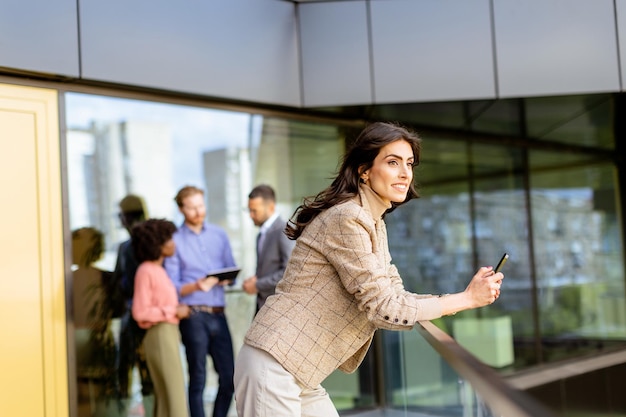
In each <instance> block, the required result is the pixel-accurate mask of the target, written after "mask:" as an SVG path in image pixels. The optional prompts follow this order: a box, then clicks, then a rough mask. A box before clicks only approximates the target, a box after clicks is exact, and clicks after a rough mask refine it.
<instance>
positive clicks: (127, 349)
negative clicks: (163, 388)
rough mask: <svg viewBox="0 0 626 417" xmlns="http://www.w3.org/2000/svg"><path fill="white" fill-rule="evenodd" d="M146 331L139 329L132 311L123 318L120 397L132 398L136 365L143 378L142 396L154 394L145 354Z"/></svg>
mask: <svg viewBox="0 0 626 417" xmlns="http://www.w3.org/2000/svg"><path fill="white" fill-rule="evenodd" d="M145 335H146V331H145V330H144V329H142V328H141V327H139V325H138V324H137V322H136V321H135V319H133V316H132V315H131V313H130V311H127V312H125V313H124V315H123V316H122V321H121V329H120V349H119V352H118V364H117V366H118V368H117V370H118V374H117V375H118V384H119V390H120V396H121V397H122V398H128V397H129V396H130V385H131V381H132V372H133V368H134V367H135V365H137V368H138V369H139V377H140V378H141V395H143V396H144V397H145V396H147V395H152V394H153V393H154V386H153V385H152V379H151V378H150V372H149V371H148V364H147V363H146V357H145V354H144V352H143V347H142V345H141V344H142V342H143V338H144V336H145Z"/></svg>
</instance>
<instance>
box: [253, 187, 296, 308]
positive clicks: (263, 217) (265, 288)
mask: <svg viewBox="0 0 626 417" xmlns="http://www.w3.org/2000/svg"><path fill="white" fill-rule="evenodd" d="M248 211H249V213H250V218H251V219H252V221H253V222H254V225H255V226H259V235H258V237H257V261H256V273H255V275H253V276H251V277H249V278H247V279H246V280H245V281H244V282H243V284H242V287H243V290H244V291H245V292H246V293H248V294H257V298H256V306H257V308H256V311H257V312H258V311H259V309H260V308H261V307H262V306H263V304H265V300H266V299H267V297H269V296H270V295H272V294H274V290H275V289H276V284H277V283H278V281H280V279H281V278H282V277H283V273H284V272H285V268H286V267H287V261H288V260H289V256H290V255H291V251H292V250H293V247H294V245H295V242H294V241H292V240H290V239H289V238H287V235H285V233H284V230H285V226H286V223H285V221H284V220H282V219H281V218H280V216H279V215H278V213H277V212H276V193H275V192H274V189H273V188H272V187H270V186H269V185H257V186H256V187H254V188H253V189H252V191H251V192H250V194H249V195H248Z"/></svg>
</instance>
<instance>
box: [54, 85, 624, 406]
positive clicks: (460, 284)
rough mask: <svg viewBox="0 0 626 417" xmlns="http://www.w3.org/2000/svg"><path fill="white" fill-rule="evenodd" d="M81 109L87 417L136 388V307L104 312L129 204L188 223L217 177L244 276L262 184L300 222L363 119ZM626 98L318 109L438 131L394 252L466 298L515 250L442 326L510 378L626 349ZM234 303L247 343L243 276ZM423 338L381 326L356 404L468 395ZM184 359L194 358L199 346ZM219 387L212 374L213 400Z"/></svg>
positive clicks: (70, 143)
mask: <svg viewBox="0 0 626 417" xmlns="http://www.w3.org/2000/svg"><path fill="white" fill-rule="evenodd" d="M65 103H66V109H65V114H66V125H67V132H66V137H65V149H66V155H65V158H66V161H67V180H66V184H67V196H68V211H67V213H66V216H67V218H68V224H69V228H70V229H71V232H72V233H73V234H72V236H73V238H74V239H73V241H72V245H73V247H72V249H73V254H74V259H73V264H74V265H73V266H72V274H71V276H68V284H69V285H71V286H72V288H73V289H74V294H75V295H74V300H73V306H74V310H73V311H74V317H73V319H74V339H75V341H76V346H75V352H76V361H77V362H76V375H75V377H76V381H77V391H76V392H77V394H78V403H79V408H78V409H79V415H81V416H82V415H93V413H94V412H95V410H100V411H101V412H102V413H104V415H115V414H114V413H119V412H120V408H119V407H118V404H116V406H115V407H111V406H110V405H111V402H107V401H104V400H106V399H107V398H108V399H113V398H116V397H117V395H118V394H119V393H116V392H115V384H113V385H107V384H106V381H107V380H109V381H110V380H111V378H114V377H115V363H116V359H115V355H116V354H115V350H116V347H117V346H118V345H119V340H118V339H119V338H118V334H119V317H117V316H116V315H115V314H113V316H115V317H114V318H113V319H110V317H108V316H103V315H100V316H99V315H97V314H96V316H94V315H92V314H91V312H96V313H97V312H98V311H100V312H101V310H94V309H93V307H94V306H99V305H103V303H102V300H104V299H106V298H107V297H108V296H109V294H107V293H106V291H107V289H106V285H105V286H102V285H101V286H100V287H99V284H101V283H104V282H105V281H106V279H107V277H109V276H110V272H111V271H112V270H113V268H114V267H115V262H116V257H117V250H118V247H119V245H120V243H121V242H123V241H124V240H126V239H127V238H128V233H127V232H126V230H125V229H124V228H123V227H122V225H121V223H120V221H119V218H118V213H119V211H120V208H119V205H118V204H119V202H120V201H121V200H122V198H123V197H124V196H126V195H128V194H136V195H139V196H140V197H142V199H143V201H144V203H145V206H146V207H147V211H148V214H149V216H150V217H162V218H168V219H170V220H173V221H174V222H175V223H177V224H178V223H180V222H181V221H182V217H181V215H180V213H179V212H178V209H177V207H176V205H175V203H174V201H173V197H174V195H175V194H176V192H177V190H178V189H179V188H181V187H182V186H184V185H188V184H190V185H196V186H199V187H200V188H203V189H204V190H205V191H206V200H207V208H208V211H207V220H208V221H209V222H211V223H215V224H218V225H220V226H221V227H223V228H224V229H225V230H226V232H227V233H228V236H229V238H230V241H231V245H232V247H233V253H234V256H235V259H236V261H237V263H238V264H239V265H240V266H241V267H242V269H243V271H242V273H241V275H240V279H241V280H243V279H244V278H245V277H246V276H249V275H252V274H253V273H254V265H255V261H256V260H255V256H256V255H255V253H256V252H255V249H254V242H255V237H256V233H257V230H256V229H255V227H254V225H253V223H252V221H251V220H250V219H249V218H248V213H247V210H246V207H247V194H248V192H249V191H250V190H251V189H252V187H253V186H254V185H257V184H259V183H267V184H270V185H272V186H273V187H274V188H275V189H276V190H277V194H278V195H277V198H278V201H277V207H278V211H279V212H280V213H281V215H282V216H283V217H284V218H287V217H289V216H290V215H291V214H292V212H293V210H294V209H295V207H296V206H297V205H298V204H300V202H301V200H302V198H303V197H306V196H310V195H314V194H316V193H317V192H319V191H320V190H322V189H323V188H324V187H325V186H326V185H327V184H328V183H329V182H330V179H331V178H332V177H333V175H334V173H335V170H336V168H337V164H338V161H339V158H340V156H341V154H342V153H343V151H344V149H345V147H346V146H347V145H348V144H349V143H350V141H351V140H353V139H354V138H355V135H356V134H357V133H358V131H359V130H360V129H355V128H354V127H348V126H354V122H352V123H350V124H349V125H348V124H346V123H342V122H337V123H332V122H328V120H329V118H328V117H325V118H319V121H302V119H297V118H289V117H288V116H283V117H278V116H262V115H260V114H252V113H246V112H238V111H226V110H221V109H210V108H200V107H194V106H184V105H177V104H168V103H161V102H151V101H145V100H131V99H121V98H115V97H104V96H96V95H89V94H79V93H66V94H65ZM613 109H614V103H613V97H612V96H611V95H593V96H567V97H548V98H532V99H511V100H499V101H474V102H454V103H422V104H402V105H385V106H368V107H351V108H333V109H316V110H315V112H316V114H317V115H319V116H328V115H333V116H341V118H342V120H344V121H350V119H353V120H359V119H385V120H397V121H400V122H403V123H405V124H407V125H411V126H413V127H415V129H416V130H417V131H418V132H420V133H421V134H422V136H423V147H424V150H423V158H422V161H421V164H420V165H419V166H418V167H417V168H416V171H415V175H416V180H417V182H418V184H419V191H420V194H421V198H420V199H418V200H414V201H412V202H410V203H408V204H405V205H404V206H402V207H400V208H399V209H397V210H396V211H394V212H393V213H391V214H389V215H388V216H386V218H385V221H386V223H387V228H388V235H389V239H390V241H389V245H390V249H391V253H392V257H393V262H394V263H395V264H396V265H397V266H398V269H399V270H400V273H401V275H402V277H403V279H404V280H405V284H406V286H407V288H408V289H409V290H411V291H415V292H421V293H433V294H436V293H451V292H457V291H460V290H462V289H463V288H464V287H465V285H466V284H467V283H468V282H469V280H470V278H471V276H472V275H473V273H474V271H475V270H476V269H477V268H478V267H479V266H481V265H494V264H495V263H496V262H497V261H498V259H499V258H500V256H501V255H502V253H503V252H508V253H509V254H510V259H509V261H508V263H507V264H506V266H505V267H504V269H503V272H504V273H505V275H506V279H505V281H504V284H503V290H502V296H501V297H500V299H499V300H498V301H497V302H496V303H495V304H493V305H492V306H489V307H486V308H482V309H478V310H473V311H468V312H462V313H459V314H457V315H455V316H451V317H446V318H443V319H439V320H437V321H436V323H437V325H438V326H440V327H442V328H443V329H444V330H445V331H446V332H448V333H450V334H451V335H452V336H453V337H455V339H456V340H457V341H458V342H459V343H460V344H461V345H462V346H464V347H466V348H467V349H468V350H469V351H470V352H471V353H473V354H474V355H476V356H477V357H478V358H479V359H481V360H483V361H484V362H485V363H487V364H488V365H490V366H492V367H494V368H495V369H497V370H498V371H499V372H503V373H508V372H513V371H516V370H520V369H524V368H527V367H530V366H533V365H537V364H541V363H546V362H551V361H557V360H560V359H564V358H571V357H576V356H580V355H585V354H588V353H589V352H596V351H599V350H603V349H607V348H611V347H613V346H623V345H626V306H625V299H624V297H625V288H624V285H625V277H624V264H623V262H624V261H623V237H622V230H623V227H622V225H621V221H622V219H621V218H620V211H619V207H620V204H621V203H620V201H619V196H620V188H619V184H618V183H617V179H616V178H617V175H616V165H615V164H616V161H615V160H614V158H613V157H612V151H613V150H614V149H615V135H614V133H613V132H614V126H613V124H614V117H615V116H614V115H613ZM310 120H317V119H315V118H314V117H312V118H310ZM86 254H87V255H89V256H87V255H86ZM94 288H95V290H94ZM227 311H228V313H227V317H228V320H229V324H230V327H231V332H232V334H233V342H234V345H235V349H236V350H238V348H239V346H241V343H242V339H243V335H244V334H245V331H246V330H247V326H248V325H249V323H250V320H251V318H252V315H253V311H254V298H252V297H251V296H248V295H246V294H245V293H243V292H241V291H240V290H239V289H238V286H237V285H236V286H235V287H234V289H232V290H230V291H229V293H228V310H227ZM94 334H95V335H96V336H97V337H94ZM411 335H412V336H411ZM411 335H408V334H405V333H402V334H399V333H394V332H387V331H384V332H380V333H379V334H378V336H377V339H376V343H374V345H373V346H374V348H373V349H371V350H370V352H369V354H368V356H367V358H366V361H365V363H364V364H363V365H362V366H361V368H360V369H359V371H357V373H355V374H351V375H345V374H343V373H341V372H336V373H335V374H333V375H331V377H329V378H328V379H327V381H326V382H325V383H324V386H325V387H326V388H327V390H328V391H329V392H330V394H331V396H332V398H333V400H334V401H335V404H336V405H337V407H338V408H339V409H340V410H353V409H360V408H367V407H372V406H379V405H382V404H386V405H387V406H390V407H392V408H393V407H400V406H402V407H408V406H409V405H411V406H413V405H415V406H417V405H419V406H420V407H427V408H428V407H440V406H443V405H446V404H447V405H450V404H452V405H451V406H452V407H454V406H455V404H456V403H454V402H450V401H448V399H446V398H444V397H445V395H446V394H445V392H446V390H444V391H441V392H440V393H439V394H437V396H432V395H428V392H430V391H429V390H428V389H432V388H433V386H434V385H433V386H430V387H426V386H425V382H424V381H425V380H427V382H428V384H435V385H436V384H439V385H437V386H438V387H444V386H450V387H449V388H450V391H449V392H450V393H451V394H450V395H455V396H456V397H455V398H458V393H459V388H458V387H457V386H454V387H452V386H451V385H455V384H457V382H456V378H455V377H454V376H451V375H450V372H449V371H447V370H446V368H445V367H442V366H439V365H437V363H438V362H437V363H436V361H434V360H430V359H429V356H428V354H427V353H426V352H427V351H428V349H426V348H424V346H421V344H420V343H425V342H423V341H419V340H413V339H414V338H419V337H418V336H417V335H416V334H414V332H411ZM96 342H97V343H96ZM94 349H100V350H99V352H100V353H104V352H106V355H103V354H100V355H97V354H96V355H94ZM181 349H182V348H181ZM408 351H411V352H415V351H418V352H420V354H419V355H409V354H407V353H406V352H408ZM96 357H97V358H98V361H94V358H96ZM181 358H182V359H183V364H184V363H185V360H184V354H183V353H182V350H181ZM431 368H432V369H431ZM435 368H436V369H435ZM209 369H211V366H209ZM432 372H435V373H437V375H439V376H438V377H437V378H432V377H431V376H432ZM133 381H134V383H133V385H132V392H131V395H130V398H129V399H128V400H126V401H125V402H124V403H123V404H122V406H123V407H122V409H123V412H124V413H128V414H129V415H131V414H132V413H139V414H135V415H141V410H142V407H143V406H144V404H142V399H141V384H140V383H139V378H138V375H137V374H135V377H134V379H133ZM94 387H95V388H94ZM410 387H415V389H412V390H411V389H409V388H410ZM426 388H428V389H426ZM215 389H216V378H215V375H214V374H213V373H210V375H209V376H208V380H207V390H206V395H205V399H206V403H207V411H208V412H210V410H211V402H212V396H214V395H215Z"/></svg>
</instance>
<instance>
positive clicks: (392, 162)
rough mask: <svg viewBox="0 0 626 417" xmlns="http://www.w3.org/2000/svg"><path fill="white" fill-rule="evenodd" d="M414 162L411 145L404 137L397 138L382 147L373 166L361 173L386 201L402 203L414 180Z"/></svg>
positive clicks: (362, 177) (367, 182)
mask: <svg viewBox="0 0 626 417" xmlns="http://www.w3.org/2000/svg"><path fill="white" fill-rule="evenodd" d="M414 162H415V157H414V155H413V149H412V148H411V145H410V144H409V143H408V142H407V141H405V140H404V139H401V140H397V141H395V142H392V143H389V144H387V145H385V146H383V147H382V148H380V151H379V152H378V155H377V156H376V158H375V159H374V163H373V164H372V167H371V168H369V169H368V170H367V171H364V172H362V173H361V179H363V180H364V181H365V183H366V184H368V185H369V186H370V187H371V188H372V190H374V192H376V194H378V195H379V196H380V197H381V198H382V199H383V200H384V201H385V202H386V203H388V204H389V203H392V202H393V203H402V202H403V201H404V200H406V195H407V192H408V191H409V186H410V184H411V181H412V180H413V164H414Z"/></svg>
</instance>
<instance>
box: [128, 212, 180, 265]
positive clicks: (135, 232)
mask: <svg viewBox="0 0 626 417" xmlns="http://www.w3.org/2000/svg"><path fill="white" fill-rule="evenodd" d="M175 231H176V225H175V224H174V223H172V222H171V221H169V220H165V219H148V220H146V221H145V222H143V223H139V224H138V225H135V226H134V227H133V228H132V230H131V238H132V239H131V243H132V245H133V251H134V253H135V259H137V262H139V263H141V262H143V261H156V260H157V259H159V258H160V257H161V247H162V246H163V245H164V244H165V243H166V242H167V241H168V240H170V239H171V238H172V236H173V235H174V232H175Z"/></svg>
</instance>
